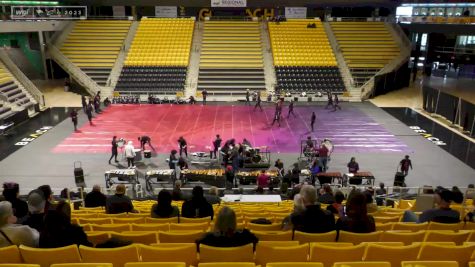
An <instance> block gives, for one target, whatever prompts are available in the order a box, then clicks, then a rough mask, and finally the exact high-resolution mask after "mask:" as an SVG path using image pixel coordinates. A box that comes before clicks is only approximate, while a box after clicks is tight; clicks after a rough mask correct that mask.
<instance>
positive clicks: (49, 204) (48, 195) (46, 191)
mask: <svg viewBox="0 0 475 267" xmlns="http://www.w3.org/2000/svg"><path fill="white" fill-rule="evenodd" d="M38 189H39V190H41V191H42V192H43V196H44V197H45V199H46V204H45V211H46V212H48V210H49V209H50V208H52V209H54V207H53V206H54V204H53V190H51V187H50V186H49V185H47V184H46V185H42V186H40V187H38Z"/></svg>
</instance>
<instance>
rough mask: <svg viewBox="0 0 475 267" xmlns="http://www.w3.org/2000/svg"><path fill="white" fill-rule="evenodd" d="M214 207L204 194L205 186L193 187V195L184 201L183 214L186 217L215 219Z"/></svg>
mask: <svg viewBox="0 0 475 267" xmlns="http://www.w3.org/2000/svg"><path fill="white" fill-rule="evenodd" d="M213 214H214V212H213V207H212V206H211V204H209V203H208V201H206V198H205V197H204V195H203V187H201V186H195V187H193V191H192V197H191V199H190V200H187V201H185V202H184V203H183V206H182V207H181V215H182V216H183V217H185V218H204V217H211V219H213Z"/></svg>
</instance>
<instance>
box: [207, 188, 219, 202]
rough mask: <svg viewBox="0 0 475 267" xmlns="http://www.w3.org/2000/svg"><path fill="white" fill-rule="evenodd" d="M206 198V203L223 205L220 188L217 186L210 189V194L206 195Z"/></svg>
mask: <svg viewBox="0 0 475 267" xmlns="http://www.w3.org/2000/svg"><path fill="white" fill-rule="evenodd" d="M205 198H206V201H208V203H209V204H211V205H213V204H219V203H221V199H220V198H219V192H218V188H217V187H216V186H212V187H210V188H209V191H208V194H206V195H205Z"/></svg>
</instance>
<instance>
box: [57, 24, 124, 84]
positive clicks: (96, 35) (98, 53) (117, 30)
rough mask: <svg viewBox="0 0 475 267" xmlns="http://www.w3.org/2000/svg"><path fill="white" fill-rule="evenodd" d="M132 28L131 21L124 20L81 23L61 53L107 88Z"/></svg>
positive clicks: (66, 41)
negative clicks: (111, 73)
mask: <svg viewBox="0 0 475 267" xmlns="http://www.w3.org/2000/svg"><path fill="white" fill-rule="evenodd" d="M130 25H131V22H130V21H121V20H82V21H78V22H76V25H75V26H74V29H73V30H72V31H71V33H70V34H69V35H68V37H67V39H66V40H65V41H64V43H63V45H62V47H61V48H60V50H61V52H62V53H63V54H64V55H65V56H66V57H68V58H69V59H70V60H71V62H73V63H74V64H75V65H76V66H78V67H79V68H81V70H82V71H84V72H85V73H86V74H87V75H88V76H90V77H91V78H92V79H93V80H94V81H95V82H96V83H97V84H98V85H100V86H105V85H106V82H107V79H108V78H109V75H110V72H111V70H112V68H113V66H114V64H115V62H116V59H117V56H118V55H119V52H120V50H121V49H122V47H123V45H124V40H125V38H126V36H127V34H128V32H129V28H130Z"/></svg>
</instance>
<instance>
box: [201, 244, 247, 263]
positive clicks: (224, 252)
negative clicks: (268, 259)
mask: <svg viewBox="0 0 475 267" xmlns="http://www.w3.org/2000/svg"><path fill="white" fill-rule="evenodd" d="M253 261H254V252H253V245H252V244H248V245H245V246H241V247H229V248H218V247H211V246H207V245H203V244H200V262H253Z"/></svg>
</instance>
